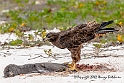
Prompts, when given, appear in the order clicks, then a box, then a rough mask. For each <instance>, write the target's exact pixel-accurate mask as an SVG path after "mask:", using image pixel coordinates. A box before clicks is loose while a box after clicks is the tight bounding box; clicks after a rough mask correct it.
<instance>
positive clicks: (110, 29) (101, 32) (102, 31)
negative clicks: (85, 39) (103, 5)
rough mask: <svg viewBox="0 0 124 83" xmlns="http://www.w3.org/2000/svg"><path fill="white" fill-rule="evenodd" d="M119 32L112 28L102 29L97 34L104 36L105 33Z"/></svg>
mask: <svg viewBox="0 0 124 83" xmlns="http://www.w3.org/2000/svg"><path fill="white" fill-rule="evenodd" d="M117 31H119V30H116V29H114V28H104V29H100V30H99V31H98V32H97V34H105V33H109V32H117Z"/></svg>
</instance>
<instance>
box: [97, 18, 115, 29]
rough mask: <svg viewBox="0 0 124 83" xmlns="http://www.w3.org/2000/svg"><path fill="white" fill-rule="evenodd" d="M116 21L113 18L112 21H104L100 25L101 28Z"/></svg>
mask: <svg viewBox="0 0 124 83" xmlns="http://www.w3.org/2000/svg"><path fill="white" fill-rule="evenodd" d="M113 22H114V21H113V20H110V21H108V22H102V24H101V25H100V27H99V28H100V29H101V28H103V27H105V26H107V25H109V24H112V23H113Z"/></svg>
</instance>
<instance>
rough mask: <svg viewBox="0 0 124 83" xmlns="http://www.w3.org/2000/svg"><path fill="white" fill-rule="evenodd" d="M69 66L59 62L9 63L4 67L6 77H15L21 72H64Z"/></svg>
mask: <svg viewBox="0 0 124 83" xmlns="http://www.w3.org/2000/svg"><path fill="white" fill-rule="evenodd" d="M66 68H67V66H66V65H65V64H58V63H35V64H25V65H15V64H9V65H8V66H6V67H5V69H4V77H5V78H7V77H14V76H16V75H20V74H29V73H44V72H54V71H56V72H62V71H65V70H66Z"/></svg>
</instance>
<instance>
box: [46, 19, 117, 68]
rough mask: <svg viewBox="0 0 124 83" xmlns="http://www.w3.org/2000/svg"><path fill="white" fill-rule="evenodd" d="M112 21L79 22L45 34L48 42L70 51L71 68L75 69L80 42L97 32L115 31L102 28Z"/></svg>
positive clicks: (80, 46)
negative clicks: (62, 29) (63, 29)
mask: <svg viewBox="0 0 124 83" xmlns="http://www.w3.org/2000/svg"><path fill="white" fill-rule="evenodd" d="M111 23H113V21H108V22H102V23H101V24H99V23H96V22H95V21H93V22H89V23H86V24H80V25H77V26H75V27H73V28H70V29H68V30H65V31H61V32H57V33H55V32H50V33H48V34H47V35H46V38H45V39H44V41H45V40H46V39H47V40H48V41H49V42H51V43H52V44H53V45H55V46H56V47H58V48H61V49H64V48H67V49H68V50H69V51H70V52H71V58H72V64H71V65H72V66H71V70H77V69H76V62H78V61H79V60H80V58H81V57H80V54H81V48H82V44H83V43H86V42H87V41H90V40H92V39H94V38H95V37H96V35H98V34H105V33H108V32H115V31H117V30H115V29H114V28H104V27H105V26H107V25H109V24H111Z"/></svg>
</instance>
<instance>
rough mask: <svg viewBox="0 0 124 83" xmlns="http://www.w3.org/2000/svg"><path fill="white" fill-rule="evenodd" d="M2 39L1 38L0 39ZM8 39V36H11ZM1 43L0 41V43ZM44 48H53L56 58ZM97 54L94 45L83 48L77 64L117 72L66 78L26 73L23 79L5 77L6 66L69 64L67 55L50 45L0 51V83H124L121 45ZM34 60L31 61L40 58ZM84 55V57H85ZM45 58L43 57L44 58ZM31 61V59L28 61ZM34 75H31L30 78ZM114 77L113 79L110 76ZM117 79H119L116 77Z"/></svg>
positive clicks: (92, 72) (123, 57)
mask: <svg viewBox="0 0 124 83" xmlns="http://www.w3.org/2000/svg"><path fill="white" fill-rule="evenodd" d="M0 37H1V38H2V37H3V36H0ZM10 38H11V37H10ZM1 41H2V40H1ZM44 49H46V50H47V49H52V53H53V54H55V55H56V59H57V60H56V59H54V58H53V57H51V56H50V57H48V55H46V54H45V53H44ZM103 50H107V51H102V52H101V53H99V56H103V55H106V56H109V55H111V56H109V57H99V58H98V57H93V56H94V54H93V52H94V46H93V45H92V44H88V45H84V48H83V49H82V54H81V57H82V59H81V60H80V62H79V63H84V64H106V65H107V66H108V67H110V68H114V69H116V70H117V71H116V72H111V71H87V72H83V71H80V72H77V73H74V74H70V75H67V76H61V75H60V76H56V75H55V76H48V75H38V74H35V75H33V74H26V75H24V76H20V75H18V76H15V77H10V78H4V77H3V76H4V74H3V70H4V68H5V67H6V66H7V65H8V64H16V65H24V64H28V63H41V62H56V63H63V62H71V57H70V52H69V51H68V50H67V49H59V48H56V47H53V46H41V47H31V48H25V49H2V48H1V49H0V83H110V82H111V83H117V82H118V83H124V45H122V46H116V47H109V48H105V49H103ZM40 55H42V56H43V57H42V56H41V57H39V58H36V59H31V58H34V57H37V56H40ZM84 55H85V56H84ZM44 57H46V58H44ZM28 59H31V60H28ZM30 75H33V76H30ZM112 76H113V77H112ZM117 77H119V78H117Z"/></svg>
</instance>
